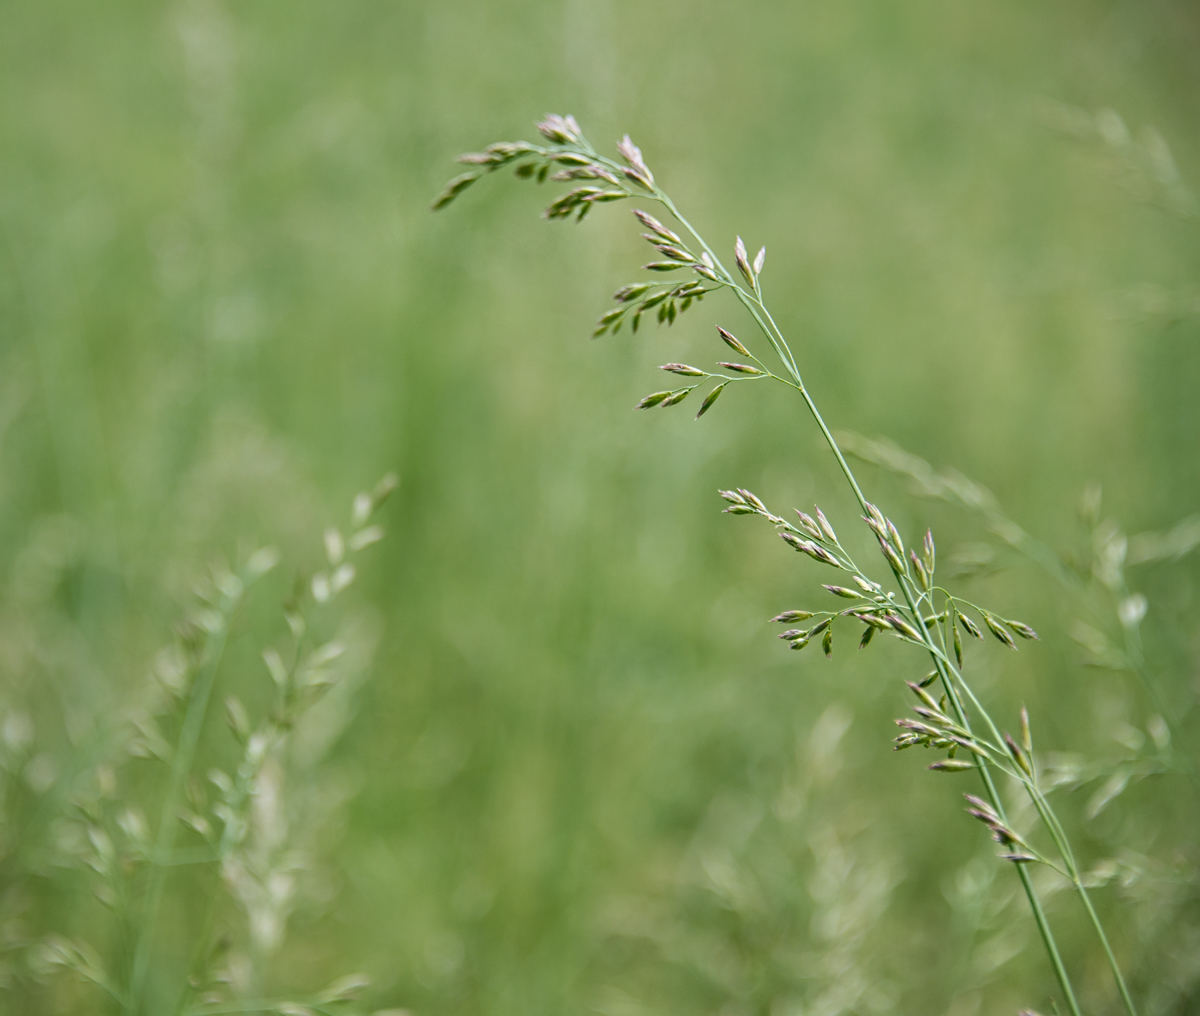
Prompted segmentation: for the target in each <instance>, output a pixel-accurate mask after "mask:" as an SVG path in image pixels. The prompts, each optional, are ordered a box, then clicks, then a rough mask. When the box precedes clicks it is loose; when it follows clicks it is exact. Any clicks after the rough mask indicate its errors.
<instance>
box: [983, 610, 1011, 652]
mask: <svg viewBox="0 0 1200 1016" xmlns="http://www.w3.org/2000/svg"><path fill="white" fill-rule="evenodd" d="M983 623H984V624H986V625H987V626H988V631H990V632H991V633H992V634H993V635H995V636H996V638H997V639H999V640H1000V641H1001V642H1003V643H1004V644H1005V645H1006V646H1008V648H1009V649H1016V648H1017V644H1016V642H1014V641H1013V637H1012V636H1011V635H1010V634H1009V633H1008V630H1007V629H1006V628H1005V627H1004V626H1003V625H1002V624H1001V623H1000V622H999V621H997V620H996V619H995V618H994V617H992V615H991V614H989V613H987V612H986V611H984V612H983Z"/></svg>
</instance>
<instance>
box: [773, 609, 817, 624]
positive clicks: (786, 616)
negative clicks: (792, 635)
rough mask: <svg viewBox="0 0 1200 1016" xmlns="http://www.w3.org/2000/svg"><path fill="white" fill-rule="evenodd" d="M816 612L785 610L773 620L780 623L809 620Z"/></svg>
mask: <svg viewBox="0 0 1200 1016" xmlns="http://www.w3.org/2000/svg"><path fill="white" fill-rule="evenodd" d="M813 616H814V614H813V612H812V611H811V610H785V611H784V612H783V613H782V614H776V615H775V616H774V617H773V618H771V620H772V621H778V622H779V623H780V624H790V623H791V622H793V621H807V620H808V619H809V618H810V617H813Z"/></svg>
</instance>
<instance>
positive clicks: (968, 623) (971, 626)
mask: <svg viewBox="0 0 1200 1016" xmlns="http://www.w3.org/2000/svg"><path fill="white" fill-rule="evenodd" d="M958 620H959V623H961V624H962V626H963V627H964V628H965V629H966V631H967V634H968V635H973V636H974V637H975V638H977V639H981V638H983V632H981V631H980V630H979V626H978V625H976V624H975V622H974V621H972V620H971V619H970V618H969V617H967V615H966V614H963V613H961V612H959V613H958Z"/></svg>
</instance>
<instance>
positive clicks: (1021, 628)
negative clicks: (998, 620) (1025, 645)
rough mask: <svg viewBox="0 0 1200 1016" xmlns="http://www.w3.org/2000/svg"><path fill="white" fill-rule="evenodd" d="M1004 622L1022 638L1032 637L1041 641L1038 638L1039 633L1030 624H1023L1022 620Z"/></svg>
mask: <svg viewBox="0 0 1200 1016" xmlns="http://www.w3.org/2000/svg"><path fill="white" fill-rule="evenodd" d="M1004 623H1005V624H1006V625H1008V626H1009V627H1010V628H1011V629H1012V630H1013V631H1015V632H1016V633H1017V634H1018V635H1020V636H1021V638H1023V639H1031V640H1033V641H1035V642H1037V641H1040V640H1039V639H1038V633H1037V632H1035V631H1034V630H1033V629H1032V628H1030V627H1029V625H1027V624H1022V623H1021V622H1020V621H1005V622H1004Z"/></svg>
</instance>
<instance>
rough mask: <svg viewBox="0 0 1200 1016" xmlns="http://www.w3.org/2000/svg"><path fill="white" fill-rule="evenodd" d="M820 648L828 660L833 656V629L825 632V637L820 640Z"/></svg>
mask: <svg viewBox="0 0 1200 1016" xmlns="http://www.w3.org/2000/svg"><path fill="white" fill-rule="evenodd" d="M821 648H822V649H823V650H824V651H825V658H826V659H829V657H831V656H832V655H833V629H832V628H827V629H826V630H825V637H824V638H823V639H821Z"/></svg>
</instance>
